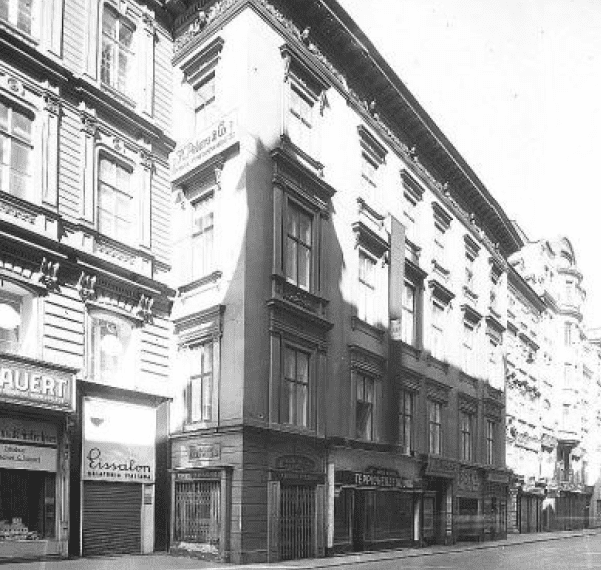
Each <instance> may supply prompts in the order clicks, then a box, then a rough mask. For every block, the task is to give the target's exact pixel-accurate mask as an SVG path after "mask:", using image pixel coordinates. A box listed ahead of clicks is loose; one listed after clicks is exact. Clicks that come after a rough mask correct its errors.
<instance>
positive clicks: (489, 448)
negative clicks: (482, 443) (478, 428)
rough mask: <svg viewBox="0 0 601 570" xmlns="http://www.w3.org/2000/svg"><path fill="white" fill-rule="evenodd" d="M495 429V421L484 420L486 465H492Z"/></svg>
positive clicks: (493, 460)
mask: <svg viewBox="0 0 601 570" xmlns="http://www.w3.org/2000/svg"><path fill="white" fill-rule="evenodd" d="M495 429H496V424H495V422H494V421H492V420H486V463H488V465H493V464H494V462H495Z"/></svg>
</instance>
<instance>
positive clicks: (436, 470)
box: [424, 455, 459, 479]
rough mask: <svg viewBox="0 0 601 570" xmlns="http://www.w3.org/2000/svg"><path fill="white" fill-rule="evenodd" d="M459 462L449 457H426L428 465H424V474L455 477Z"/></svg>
mask: <svg viewBox="0 0 601 570" xmlns="http://www.w3.org/2000/svg"><path fill="white" fill-rule="evenodd" d="M458 470H459V464H458V463H455V462H454V461H451V460H450V459H442V458H441V457H432V456H431V455H430V456H429V457H428V465H427V466H426V471H425V473H424V474H425V475H427V476H429V477H445V478H449V479H452V478H455V476H456V475H457V471H458Z"/></svg>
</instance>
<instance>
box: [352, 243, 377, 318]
mask: <svg viewBox="0 0 601 570" xmlns="http://www.w3.org/2000/svg"><path fill="white" fill-rule="evenodd" d="M357 252H358V253H357V259H358V266H357V318H358V319H360V320H362V321H363V322H365V323H367V324H368V325H371V326H376V325H377V324H378V320H379V319H378V317H379V312H378V310H377V308H378V297H377V292H378V259H377V258H376V257H375V256H374V255H372V254H371V253H370V252H369V251H368V250H367V249H365V248H363V247H359V248H357ZM363 261H365V264H364V263H363ZM368 264H371V267H370V269H371V278H372V282H371V283H370V282H369V281H368V279H367V276H366V275H365V269H364V267H366V266H367V265H368Z"/></svg>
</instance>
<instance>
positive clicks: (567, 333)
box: [564, 323, 574, 346]
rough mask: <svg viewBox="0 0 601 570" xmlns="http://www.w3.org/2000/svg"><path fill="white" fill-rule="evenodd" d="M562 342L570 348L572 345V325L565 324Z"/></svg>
mask: <svg viewBox="0 0 601 570" xmlns="http://www.w3.org/2000/svg"><path fill="white" fill-rule="evenodd" d="M564 332H565V334H564V341H565V345H566V346H572V344H573V343H574V325H573V323H566V324H565V331H564Z"/></svg>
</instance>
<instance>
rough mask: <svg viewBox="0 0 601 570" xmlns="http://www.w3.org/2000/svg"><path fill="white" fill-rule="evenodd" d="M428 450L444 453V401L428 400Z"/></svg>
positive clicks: (436, 453)
mask: <svg viewBox="0 0 601 570" xmlns="http://www.w3.org/2000/svg"><path fill="white" fill-rule="evenodd" d="M427 409H428V452H429V453H431V454H433V455H441V454H442V403H441V402H437V401H435V400H428V406H427Z"/></svg>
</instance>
